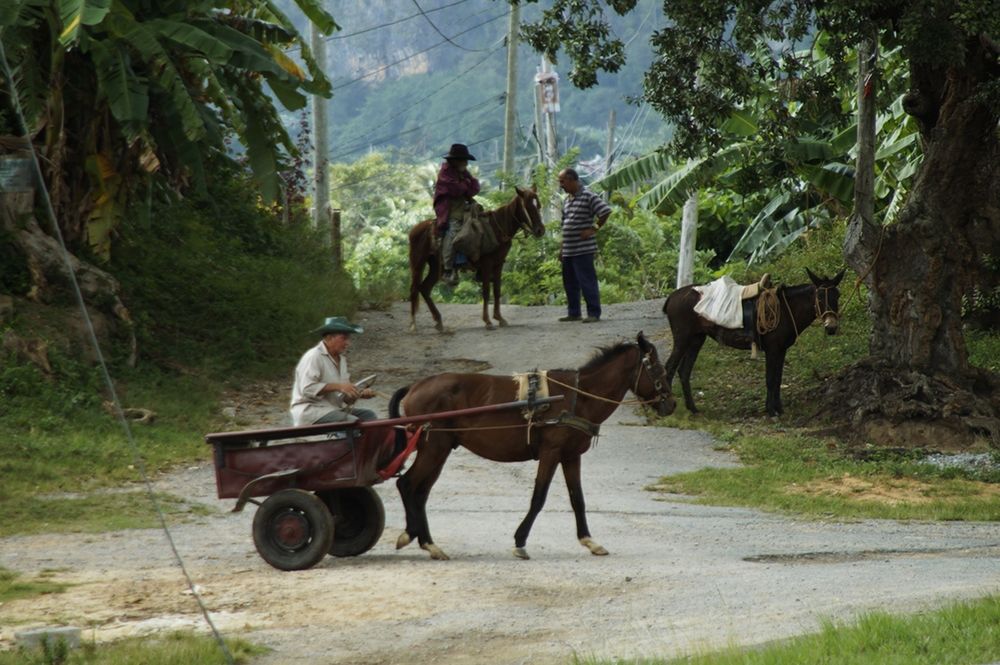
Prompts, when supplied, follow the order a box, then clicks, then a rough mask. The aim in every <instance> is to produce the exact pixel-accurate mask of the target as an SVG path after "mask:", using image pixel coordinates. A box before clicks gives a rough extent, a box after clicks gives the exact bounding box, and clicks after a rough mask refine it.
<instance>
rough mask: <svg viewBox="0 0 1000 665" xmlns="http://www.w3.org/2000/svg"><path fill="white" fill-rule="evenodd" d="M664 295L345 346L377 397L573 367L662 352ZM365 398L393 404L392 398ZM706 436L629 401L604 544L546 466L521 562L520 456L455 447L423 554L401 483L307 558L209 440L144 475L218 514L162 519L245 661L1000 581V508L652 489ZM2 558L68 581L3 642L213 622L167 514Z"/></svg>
mask: <svg viewBox="0 0 1000 665" xmlns="http://www.w3.org/2000/svg"><path fill="white" fill-rule="evenodd" d="M660 305H661V302H658V301H657V302H653V301H650V302H639V303H629V304H622V305H612V306H609V307H607V308H606V314H605V320H604V321H602V322H601V323H599V324H595V325H583V324H570V323H557V322H556V318H557V317H558V316H560V315H561V314H562V313H563V312H562V309H561V308H559V307H530V308H525V307H515V306H507V307H505V308H504V314H505V316H506V317H507V319H508V321H509V322H510V324H511V325H510V326H509V327H506V328H502V329H498V330H494V331H486V330H484V329H483V326H482V323H481V321H480V318H479V317H480V308H479V307H478V306H468V305H451V306H445V307H443V308H442V311H443V313H444V317H445V323H446V325H448V326H449V327H450V329H451V331H450V332H449V333H448V334H443V335H442V334H438V333H436V332H434V330H433V328H432V327H431V325H430V317H429V316H428V315H427V313H426V311H424V310H422V312H421V317H420V318H419V319H418V323H419V324H420V325H421V326H422V327H421V329H420V330H418V332H417V333H415V334H410V333H407V332H405V331H406V328H407V326H408V324H409V313H408V307H407V306H405V305H403V304H397V305H395V306H393V307H392V308H391V309H390V310H389V311H385V312H363V313H361V314H360V315H359V319H360V320H361V321H362V323H363V324H364V325H365V327H366V332H365V334H364V335H363V336H361V337H359V338H358V339H357V340H356V342H355V344H354V347H353V348H352V349H351V352H350V353H351V356H350V357H351V366H352V373H353V374H354V375H355V376H356V377H360V376H364V375H365V374H368V373H370V372H378V374H379V383H378V385H377V386H376V387H377V388H379V389H380V390H382V391H384V392H385V393H391V392H392V390H393V389H395V388H396V387H398V386H400V385H404V384H406V383H409V382H411V381H412V380H414V379H415V378H417V377H420V376H425V375H427V374H431V373H435V372H438V371H446V370H462V371H486V372H490V373H497V374H506V373H510V372H513V371H524V370H528V369H533V368H535V367H539V368H543V369H544V368H562V367H576V366H579V365H582V364H583V363H584V362H585V361H586V360H587V358H588V357H589V356H590V355H591V353H592V351H593V349H594V347H596V346H600V345H607V344H610V343H612V342H616V341H621V340H623V339H634V338H635V335H636V333H637V332H638V331H640V330H643V331H645V333H646V335H647V336H648V337H650V338H651V339H652V341H654V343H656V344H657V346H658V347H659V349H660V353H661V356H664V357H665V355H666V351H667V350H668V348H669V339H668V335H667V331H666V321H665V319H664V317H663V316H662V314H661V313H660ZM309 341H310V340H307V339H304V341H303V350H304V348H305V346H306V345H307V344H308V343H309ZM290 374H291V368H289V375H290ZM761 381H762V382H763V367H762V369H761ZM288 390H289V386H288V385H284V384H283V383H279V384H275V385H267V384H264V385H259V386H255V387H254V388H253V390H250V391H248V392H247V393H245V394H241V395H236V396H234V397H233V400H232V403H231V404H229V405H227V406H228V408H229V409H231V411H229V413H234V414H235V421H234V424H233V427H232V429H241V428H256V427H267V426H278V425H284V424H285V422H284V417H285V416H284V409H285V402H286V399H287V394H288ZM373 406H374V408H375V409H376V410H377V411H379V412H380V413H383V414H384V413H385V412H386V409H385V400H384V398H379V399H376V400H374V405H373ZM681 408H683V407H681ZM716 448H717V446H716V444H715V442H714V441H713V440H712V439H711V438H710V437H709V436H707V435H705V434H702V433H700V432H695V431H685V430H677V429H669V428H655V427H646V426H643V419H642V418H641V416H639V415H637V414H636V413H633V412H632V411H631V410H630V409H627V408H624V407H623V408H620V409H619V410H618V411H617V412H616V413H615V414H614V415H613V416H612V417H611V418H610V419H609V420H608V421H607V423H606V424H605V426H604V427H603V429H602V433H601V437H600V440H599V443H598V445H597V446H596V447H594V448H593V449H592V450H590V451H589V452H588V453H587V454H586V455H585V456H584V458H583V487H584V491H585V493H586V498H587V506H588V513H589V520H590V527H591V531H592V532H593V535H594V539H595V540H596V541H597V542H599V543H600V544H602V545H604V546H605V547H606V548H607V549H608V550H610V555H609V556H606V557H595V556H592V555H591V554H590V553H589V552H588V551H587V550H586V549H584V548H583V547H582V546H580V545H579V544H578V543H577V541H576V538H575V527H574V522H573V516H572V511H571V510H570V507H569V500H568V497H567V495H566V490H565V486H564V485H563V483H562V480H561V474H559V475H557V476H556V479H555V481H554V482H553V485H552V490H551V492H550V494H549V499H548V502H547V504H546V507H545V510H544V511H543V512H542V514H541V515H540V516H539V518H538V520H537V522H536V523H535V526H534V529H533V530H532V533H531V538H530V539H529V541H528V547H527V549H528V552H529V553H530V554H531V556H532V558H531V560H529V561H522V560H520V559H516V558H514V557H513V556H512V554H511V547H512V545H513V532H514V530H515V528H516V527H517V525H518V523H519V522H520V520H521V518H522V517H523V515H524V512H525V511H526V510H527V507H528V502H529V499H530V495H531V489H532V483H533V477H534V464H533V463H524V464H496V463H492V462H487V461H484V460H481V459H479V458H476V457H474V456H473V455H471V454H470V453H468V452H466V451H464V450H461V449H460V450H458V451H456V452H455V453H454V454H453V455H452V457H451V458H450V459H449V461H448V464H447V465H446V466H445V469H444V472H443V473H442V475H441V479H440V480H439V482H438V483H437V485H436V486H435V488H434V491H433V492H432V494H431V497H430V500H429V502H428V517H429V520H430V524H431V529H432V532H433V534H434V537H435V541H436V542H437V544H438V545H440V546H441V547H442V548H443V549H444V551H446V552H447V553H448V554H449V555H450V556H451V557H452V560H451V561H432V560H431V559H430V558H429V556H428V555H427V553H426V552H423V551H422V550H420V549H418V548H417V547H416V545H411V546H410V547H408V548H406V549H403V550H400V551H396V550H395V547H394V544H395V541H396V537H397V535H398V534H399V533H400V531H401V529H402V525H403V516H402V510H401V506H400V502H399V499H398V496H397V494H396V489H395V486H394V484H393V483H386V484H384V485H380V486H378V487H377V490H378V492H379V494H380V495H381V497H382V499H383V501H384V503H385V508H386V530H385V534H384V535H383V538H382V540H381V541H380V542H379V543H378V544H377V545H376V547H375V548H374V549H373V550H372V551H371V552H369V553H367V554H365V555H363V556H360V557H356V558H352V559H333V558H329V557H328V558H327V559H325V560H324V561H323V562H322V563H320V564H319V565H318V566H317V567H315V568H313V569H310V570H307V571H300V572H281V571H278V570H275V569H273V568H270V567H269V566H268V565H267V564H265V563H264V562H263V561H262V560H261V559H260V558H259V557H258V556H257V554H256V551H255V550H254V546H253V542H252V539H251V536H250V529H251V522H252V519H253V508H252V507H250V508H249V509H248V510H245V511H244V512H242V513H237V514H233V513H230V512H228V511H229V509H230V508H231V507H232V503H233V502H232V501H231V500H226V501H219V500H218V499H216V497H215V485H214V478H213V472H212V468H211V465H210V464H209V462H208V447H207V446H206V455H205V461H204V462H202V463H199V464H196V465H192V466H191V467H189V468H186V469H181V470H178V471H177V472H175V473H171V474H169V475H166V476H164V477H162V478H159V479H157V480H156V486H157V489H158V490H160V491H163V492H167V493H170V494H174V495H177V496H184V497H187V498H188V499H189V500H191V501H193V502H197V503H202V504H204V505H205V506H206V507H207V508H208V509H209V510H210V511H211V513H210V514H209V515H206V516H199V517H196V518H194V519H193V520H189V521H186V522H183V523H177V524H173V525H171V534H172V537H173V540H174V542H175V543H176V546H177V548H178V550H179V552H180V554H181V556H182V557H183V560H184V562H185V564H186V566H187V569H188V571H189V573H190V575H191V577H192V578H193V580H194V582H195V583H196V585H197V589H198V591H199V593H200V595H201V596H202V598H203V599H204V602H205V604H206V605H207V607H208V609H209V611H210V614H211V617H212V619H213V621H214V623H215V624H216V626H218V628H219V629H220V630H221V631H222V632H223V633H224V634H225V635H228V636H241V637H244V638H246V639H249V640H251V641H254V642H257V643H261V644H265V645H267V646H269V647H270V648H271V649H272V651H271V653H270V654H268V655H265V656H262V657H260V658H258V659H257V660H255V661H254V663H255V665H279V664H280V665H284V664H287V663H296V664H297V665H309V664H313V663H316V664H323V665H329V664H341V663H359V664H361V663H363V664H366V665H375V664H383V663H384V664H389V663H401V662H408V663H442V664H449V665H465V664H479V663H490V664H507V663H510V664H515V663H516V664H528V663H530V664H541V663H566V662H567V661H568V659H569V658H570V657H571V655H572V654H574V653H575V654H578V655H580V656H604V657H618V658H630V657H637V656H655V655H662V656H672V655H679V654H682V653H684V652H688V651H690V650H701V649H707V648H711V647H718V646H725V645H728V644H756V643H761V642H764V641H768V640H773V639H779V638H784V637H789V636H792V635H795V634H799V633H803V632H809V631H814V630H816V629H817V627H818V626H819V622H820V620H821V619H822V618H826V617H833V618H845V619H846V618H850V617H853V616H855V615H856V614H858V613H859V612H864V611H866V610H871V609H886V610H891V611H901V612H907V611H919V610H921V609H925V608H932V607H936V606H939V605H941V604H943V603H946V602H948V601H950V600H954V599H960V598H974V597H978V596H982V595H985V594H988V593H997V592H998V591H1000V565H998V559H1000V524H995V523H961V522H949V523H932V522H928V523H923V522H894V521H877V520H866V521H853V522H832V521H813V520H799V519H794V518H790V517H783V516H777V515H772V514H766V513H761V512H758V511H754V510H746V509H734V508H719V507H711V506H699V505H694V504H692V503H690V502H687V501H685V500H684V497H678V496H664V495H660V494H657V493H654V492H650V491H647V490H646V489H645V488H646V487H647V486H649V485H650V484H653V483H655V482H656V480H657V479H658V478H659V477H660V476H662V475H664V474H668V473H675V472H679V471H688V470H694V469H699V468H703V467H707V466H732V465H735V464H736V463H737V462H736V460H734V459H733V458H732V457H730V456H729V455H728V454H726V453H725V452H721V451H719V450H717V449H716ZM0 566H3V567H6V568H9V569H12V570H15V571H18V572H20V573H22V574H24V575H25V576H26V577H29V578H30V577H34V576H35V575H37V574H39V573H40V572H42V571H47V574H48V575H49V576H50V577H51V578H52V579H55V580H57V581H62V582H68V583H71V584H72V585H73V586H72V587H70V588H69V590H68V591H67V592H66V593H63V594H59V595H53V596H46V597H42V598H35V599H31V600H27V601H8V602H6V603H4V604H0V648H7V647H10V646H11V645H12V644H13V635H14V632H15V631H16V630H21V629H24V628H27V627H34V626H41V625H75V626H79V627H82V628H84V629H85V632H84V635H85V636H86V637H88V638H90V637H93V638H96V639H98V640H105V639H113V638H117V637H120V636H125V635H138V634H148V633H157V632H163V631H167V630H172V629H175V628H181V627H193V628H196V629H198V630H205V629H206V623H205V621H204V619H203V618H202V616H201V614H200V613H199V611H198V607H197V605H196V603H195V602H194V600H193V598H192V596H191V594H190V593H189V592H188V591H187V586H186V583H185V580H184V578H183V576H182V574H181V572H180V570H179V569H178V567H177V565H176V563H175V561H174V559H173V557H172V555H171V551H170V548H169V544H168V541H167V540H166V538H165V536H164V534H163V532H162V531H159V530H145V531H122V532H114V533H104V534H96V535H75V534H70V535H65V534H53V535H39V536H23V537H13V538H5V539H2V540H0Z"/></svg>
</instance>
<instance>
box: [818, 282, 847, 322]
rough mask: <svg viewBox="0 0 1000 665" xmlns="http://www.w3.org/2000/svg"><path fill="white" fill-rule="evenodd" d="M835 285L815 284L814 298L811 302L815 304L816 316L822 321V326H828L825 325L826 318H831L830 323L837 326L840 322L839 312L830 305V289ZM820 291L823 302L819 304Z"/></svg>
mask: <svg viewBox="0 0 1000 665" xmlns="http://www.w3.org/2000/svg"><path fill="white" fill-rule="evenodd" d="M836 288H837V287H835V286H817V287H816V298H815V300H814V301H813V304H815V306H816V318H817V319H818V320H820V321H821V322H822V323H823V327H825V328H828V327H830V326H829V325H827V318H830V319H832V322H831V325H833V326H837V325H838V324H839V323H840V314H839V313H837V311H836V310H834V309H833V307H831V306H830V291H832V290H835V289H836ZM820 293H822V294H823V304H822V305H820V302H819V301H820Z"/></svg>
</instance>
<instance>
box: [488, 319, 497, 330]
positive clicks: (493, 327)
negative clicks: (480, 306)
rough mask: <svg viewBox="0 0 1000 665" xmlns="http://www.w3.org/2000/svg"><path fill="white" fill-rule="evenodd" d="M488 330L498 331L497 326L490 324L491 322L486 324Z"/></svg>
mask: <svg viewBox="0 0 1000 665" xmlns="http://www.w3.org/2000/svg"><path fill="white" fill-rule="evenodd" d="M486 329H487V330H496V326H494V325H493V324H492V323H490V322H489V321H487V322H486Z"/></svg>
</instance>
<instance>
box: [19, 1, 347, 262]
mask: <svg viewBox="0 0 1000 665" xmlns="http://www.w3.org/2000/svg"><path fill="white" fill-rule="evenodd" d="M296 2H297V4H298V5H299V6H300V8H302V9H303V11H305V13H306V14H307V15H308V16H310V18H312V19H313V20H315V21H317V23H318V24H319V25H320V26H321V27H322V29H323V30H324V31H329V30H331V29H333V28H334V27H336V25H335V24H334V22H333V19H332V18H331V17H330V16H329V15H328V14H327V13H326V12H325V11H323V10H322V8H321V7H320V6H319V5H318V4H317V3H316V2H315V0H296ZM8 4H9V3H8ZM13 5H14V6H13V7H10V8H8V9H6V10H5V11H4V12H3V13H2V14H0V29H3V30H4V44H5V50H7V51H8V54H9V58H10V64H11V68H12V69H13V71H14V72H15V76H14V80H13V81H4V83H5V84H6V85H10V86H12V89H13V90H14V91H16V93H17V96H18V98H19V100H20V102H21V107H22V109H23V110H24V111H25V115H26V117H25V118H24V124H25V125H26V126H28V127H31V128H44V130H43V131H42V132H41V133H40V135H39V139H38V146H37V149H38V150H39V152H40V153H41V155H42V161H43V163H44V164H45V165H46V166H45V168H46V173H45V176H46V180H47V181H48V182H47V184H48V186H49V189H50V190H54V191H58V192H60V193H61V194H62V196H60V197H57V198H56V199H55V200H54V202H53V203H54V206H55V207H56V213H57V214H56V217H57V219H58V220H59V223H60V224H61V225H62V226H63V227H64V235H65V236H66V237H68V238H69V239H70V240H71V241H74V240H77V239H86V240H88V241H89V245H90V247H91V248H93V250H94V252H95V254H96V255H98V256H100V257H102V258H104V259H106V258H107V252H108V238H109V236H110V233H111V231H112V229H114V227H115V226H117V224H118V223H119V221H120V219H121V218H122V216H123V214H124V210H125V207H126V206H127V204H128V202H129V199H130V198H131V197H132V196H134V195H135V194H136V192H138V191H141V190H142V189H144V187H143V186H145V185H148V183H149V181H150V180H151V179H154V178H153V176H152V174H154V173H155V174H156V176H155V179H156V180H159V181H160V182H164V181H165V182H167V183H169V184H170V185H172V186H175V187H181V188H183V187H187V186H188V185H189V184H190V183H191V181H192V180H193V181H194V184H195V185H197V186H201V187H202V188H203V187H204V182H203V177H204V172H205V164H206V159H216V160H218V159H222V158H227V156H228V155H229V152H230V151H229V149H228V148H229V147H228V146H227V145H226V138H227V136H228V135H229V134H232V133H234V134H235V135H236V136H237V137H238V139H239V141H240V142H241V144H242V147H243V149H245V151H246V155H247V156H248V162H249V165H250V167H251V169H252V170H253V173H254V177H255V178H256V181H257V185H258V191H259V193H260V195H261V196H263V198H264V199H265V200H268V201H271V200H274V199H275V198H277V194H278V189H279V180H278V175H277V174H278V171H279V170H280V165H281V164H282V163H283V162H284V161H286V160H287V158H288V156H289V155H290V154H293V153H294V152H295V147H294V145H293V144H292V142H291V140H290V138H289V137H288V135H287V133H286V131H285V129H284V127H283V126H282V125H281V122H280V121H279V117H278V113H277V110H276V108H275V105H274V101H273V100H272V97H271V96H270V94H273V96H274V98H276V99H277V100H279V101H280V103H281V104H282V105H283V106H285V107H286V108H288V109H290V110H295V109H298V108H301V107H302V106H304V105H305V102H306V95H307V94H309V93H313V94H322V95H326V96H329V94H330V86H329V83H328V82H327V81H326V79H325V77H324V75H323V72H322V70H321V69H320V68H319V67H317V66H316V63H314V62H313V61H312V59H311V57H310V56H309V55H308V49H307V47H306V45H305V43H304V42H303V41H302V40H301V38H300V37H299V35H298V33H297V31H296V30H295V27H294V26H293V25H292V24H291V23H290V22H289V21H288V19H287V18H286V17H284V16H283V15H281V14H279V13H277V12H276V11H275V10H274V8H273V6H272V4H271V3H270V2H268V1H266V0H257V1H254V2H229V1H218V0H215V1H213V0H198V1H197V2H188V3H185V4H184V5H183V7H181V6H179V5H176V3H152V4H150V5H149V6H145V7H143V8H142V11H136V8H135V7H133V6H132V5H133V3H128V2H123V1H122V0H59V1H58V2H52V3H39V2H38V1H37V0H18V1H16V2H14V3H13ZM293 45H297V46H298V47H299V48H300V49H302V52H303V57H304V60H305V63H306V66H307V68H308V69H309V74H310V75H311V76H312V79H311V80H310V79H309V78H307V75H306V73H305V72H304V71H303V70H302V69H301V68H300V67H299V66H298V65H297V64H296V63H294V62H293V61H292V60H291V59H289V58H288V57H287V56H286V55H285V54H284V53H283V51H282V49H285V48H289V47H291V46H293ZM53 81H56V82H61V81H72V84H71V85H70V84H67V85H62V84H56V85H53V84H52V83H51V82H53ZM265 83H266V84H267V86H268V91H265V89H264V87H263V86H264V84H265ZM269 93H270V94H269ZM59 132H63V134H61V135H60V134H59ZM67 136H68V137H69V139H68V140H67V138H66V137H67ZM78 137H79V140H78ZM85 166H86V167H87V168H86V169H85ZM81 174H86V175H87V176H88V177H86V178H80V175H81ZM64 204H66V205H64Z"/></svg>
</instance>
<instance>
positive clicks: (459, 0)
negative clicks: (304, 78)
mask: <svg viewBox="0 0 1000 665" xmlns="http://www.w3.org/2000/svg"><path fill="white" fill-rule="evenodd" d="M468 1H469V0H457V2H452V3H451V4H447V5H441V6H440V7H435V8H434V9H428V10H427V14H432V13H434V12H439V11H441V10H443V9H448V8H449V7H454V6H455V5H460V4H462V3H463V2H468ZM420 15H421V14H410V15H409V16H404V17H403V18H400V19H396V20H395V21H389V22H388V23H381V24H379V25H373V26H371V27H368V28H363V29H361V30H356V31H355V32H347V33H344V34H340V33H337V34H334V35H328V36H326V37H324V38H323V41H325V42H332V41H337V40H338V39H347V38H348V37H356V36H358V35H363V34H366V33H369V32H373V31H375V30H381V29H382V28H388V27H389V26H393V25H398V24H400V23H405V22H406V21H409V20H410V19H414V18H417V17H419V16H420ZM300 48H302V46H301V45H296V46H290V47H288V48H287V49H284V50H285V52H286V53H288V52H291V51H295V50H298V49H300Z"/></svg>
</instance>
